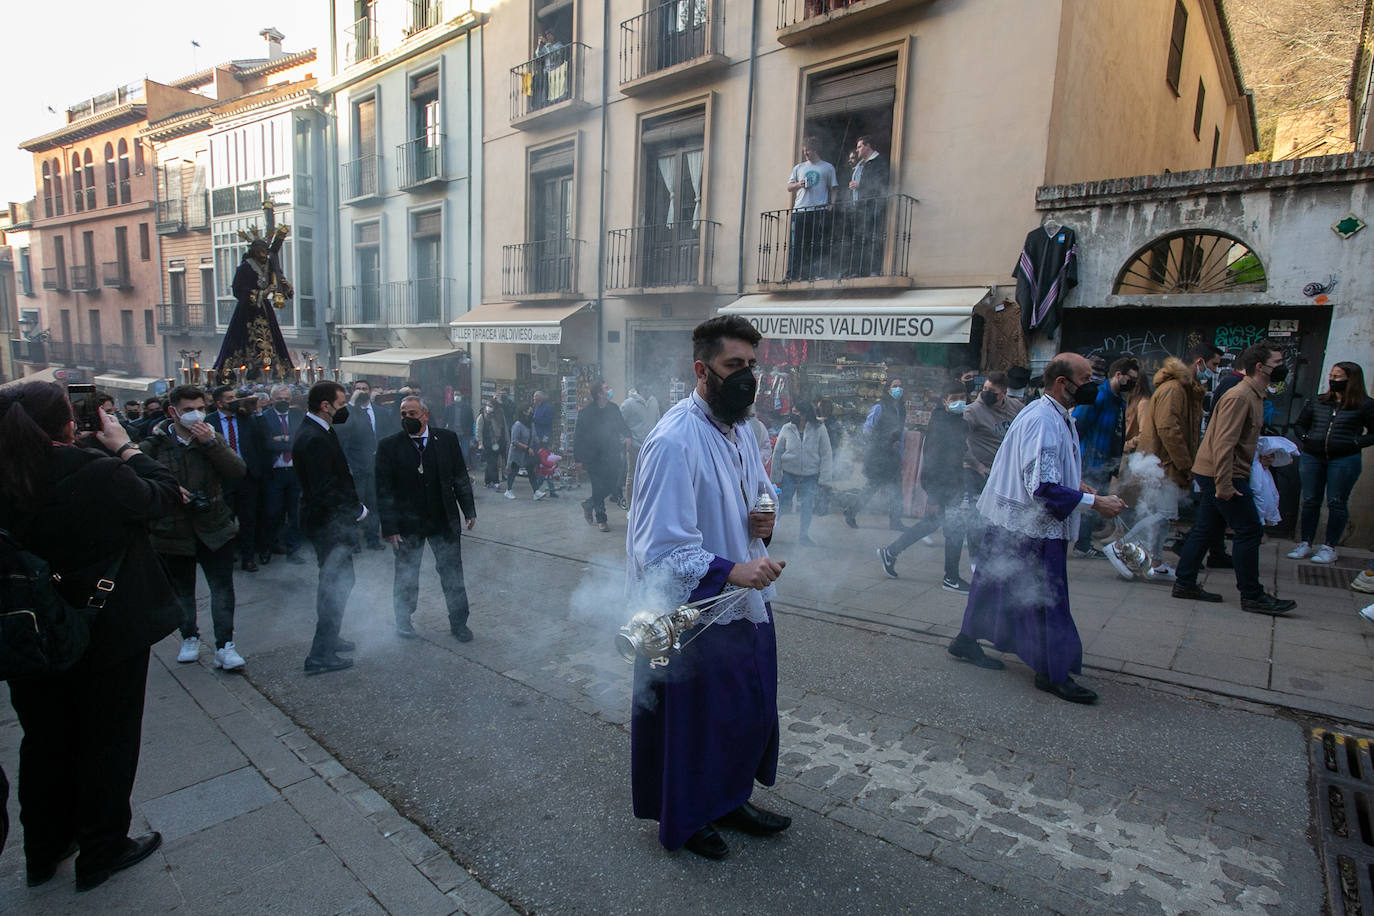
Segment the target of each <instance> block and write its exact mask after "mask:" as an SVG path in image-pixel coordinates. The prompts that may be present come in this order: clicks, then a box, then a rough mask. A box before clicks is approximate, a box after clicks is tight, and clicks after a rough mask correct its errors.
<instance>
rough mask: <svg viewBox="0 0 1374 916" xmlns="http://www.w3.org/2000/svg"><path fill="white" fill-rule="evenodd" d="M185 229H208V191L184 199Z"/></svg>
mask: <svg viewBox="0 0 1374 916" xmlns="http://www.w3.org/2000/svg"><path fill="white" fill-rule="evenodd" d="M186 228H187V229H209V228H210V194H209V192H208V191H204V192H201V193H200V194H192V195H191V196H190V197H188V198H186Z"/></svg>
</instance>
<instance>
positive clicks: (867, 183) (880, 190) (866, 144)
mask: <svg viewBox="0 0 1374 916" xmlns="http://www.w3.org/2000/svg"><path fill="white" fill-rule="evenodd" d="M891 178H892V173H891V170H890V169H889V167H888V163H887V159H886V158H885V157H884V156H883V155H882V154H881V153H879V152H878V150H877V149H876V148H875V147H874V146H873V138H872V137H870V136H869V135H868V134H864V135H863V136H861V137H859V139H858V142H857V143H856V144H855V146H854V172H853V174H852V175H850V178H849V193H850V197H851V200H852V201H853V203H854V214H853V219H852V221H851V229H852V235H851V237H850V238H851V244H852V245H853V256H852V257H851V259H850V262H849V263H848V264H845V265H843V266H844V273H846V274H848V275H850V276H856V277H872V276H876V275H877V274H880V273H882V269H883V243H884V242H885V241H886V237H887V231H886V226H885V225H884V221H885V219H886V217H887V201H886V198H887V193H888V183H889V181H891Z"/></svg>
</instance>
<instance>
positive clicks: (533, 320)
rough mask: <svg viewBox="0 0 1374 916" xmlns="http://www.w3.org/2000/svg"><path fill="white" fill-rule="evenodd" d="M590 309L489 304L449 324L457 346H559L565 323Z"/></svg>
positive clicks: (564, 306) (501, 303) (584, 306)
mask: <svg viewBox="0 0 1374 916" xmlns="http://www.w3.org/2000/svg"><path fill="white" fill-rule="evenodd" d="M587 305H588V303H586V302H576V303H573V304H571V305H567V304H559V305H524V304H521V303H518V302H489V303H487V304H486V305H479V306H477V307H476V308H475V309H473V310H472V311H470V312H468V313H467V314H466V315H463V316H461V317H459V318H458V319H456V320H454V321H451V322H449V327H450V328H451V329H452V330H451V332H450V333H451V335H452V340H453V342H454V343H468V342H474V343H526V344H556V343H559V342H561V341H562V340H563V319H565V318H567V317H568V316H569V315H572V314H573V313H574V312H579V311H581V310H582V309H584V308H586V307H587Z"/></svg>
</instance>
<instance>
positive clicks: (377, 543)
mask: <svg viewBox="0 0 1374 916" xmlns="http://www.w3.org/2000/svg"><path fill="white" fill-rule="evenodd" d="M367 549H368V550H386V545H385V544H383V543H382V542H381V541H373V542H371V543H370V544H368V545H367Z"/></svg>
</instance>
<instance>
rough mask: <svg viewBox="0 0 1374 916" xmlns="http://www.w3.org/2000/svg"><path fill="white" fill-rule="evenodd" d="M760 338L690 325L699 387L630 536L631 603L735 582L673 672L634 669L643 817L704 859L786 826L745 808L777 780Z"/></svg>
mask: <svg viewBox="0 0 1374 916" xmlns="http://www.w3.org/2000/svg"><path fill="white" fill-rule="evenodd" d="M758 342H759V333H758V331H756V330H755V329H754V327H753V325H751V324H750V323H749V322H748V321H745V320H744V319H743V318H740V317H738V316H721V317H717V318H712V319H710V320H709V321H706V322H704V323H702V324H701V325H699V326H698V327H697V328H696V330H695V331H693V333H692V351H693V357H694V359H695V362H694V364H693V369H694V371H695V373H696V378H697V385H696V388H695V390H693V392H692V393H691V395H689V396H688V397H686V398H684V399H683V400H681V401H679V402H678V403H677V405H675V406H674V407H673V408H672V409H670V410H669V411H668V412H667V413H666V414H664V416H663V418H662V419H661V420H659V422H658V424H657V425H656V426H655V427H654V429H653V431H652V432H651V433H650V434H649V435H648V437H647V438H646V439H645V440H644V447H643V449H642V450H641V451H640V454H639V462H638V465H637V467H636V469H635V484H634V498H633V502H632V503H631V509H630V520H629V533H628V535H627V537H626V553H627V557H628V558H627V574H628V586H629V593H630V595H631V596H632V598H633V599H640V600H642V599H643V598H644V596H646V595H653V596H654V598H655V599H656V600H657V601H658V602H662V604H663V611H664V612H666V611H668V610H671V609H672V608H674V607H676V606H677V605H678V604H681V603H683V602H686V601H696V600H699V599H702V598H709V597H712V596H714V595H718V594H720V593H721V592H722V591H724V590H725V589H726V587H727V586H734V587H735V588H737V589H739V596H738V597H737V598H734V599H727V600H725V601H723V602H721V603H720V604H719V605H717V606H715V607H714V608H713V609H712V610H710V611H708V612H707V613H706V614H703V617H702V620H701V622H700V623H699V624H698V626H697V627H696V628H695V629H693V630H692V631H691V632H690V633H689V635H688V639H684V640H683V642H684V645H683V647H682V650H681V652H679V653H675V654H674V655H673V656H672V658H671V660H670V661H669V663H668V665H667V666H666V667H653V666H651V665H650V664H649V663H648V661H647V660H645V659H643V658H641V659H639V660H638V661H637V662H636V663H635V690H634V701H633V710H632V718H631V723H630V745H631V747H630V758H631V782H632V788H633V797H634V812H635V816H636V817H641V818H651V819H654V820H657V821H658V822H659V842H661V843H662V844H663V846H664V847H665V848H667V849H678V848H680V847H682V846H686V847H687V849H689V850H690V851H692V852H694V853H697V854H698V855H701V856H705V857H706V858H710V859H720V858H724V857H725V855H726V854H727V853H728V852H729V847H728V846H727V845H726V843H725V840H724V839H723V838H722V837H721V835H720V834H719V833H718V832H717V830H716V828H717V827H725V828H727V829H737V830H741V831H743V832H745V833H750V834H754V835H756V836H764V835H768V834H773V833H777V832H779V831H781V830H783V829H785V828H786V827H787V826H788V824H790V823H791V820H790V819H789V818H786V817H782V816H780V815H777V814H773V813H771V812H768V811H764V810H762V809H760V808H756V807H754V806H753V805H751V804H749V796H750V793H751V792H752V791H753V786H754V781H755V780H757V781H759V782H761V783H763V784H764V785H772V784H773V782H774V779H775V778H776V775H777V762H778V710H777V680H778V676H777V644H776V641H775V639H774V633H773V614H772V606H771V605H770V604H769V601H770V600H771V599H772V597H773V594H774V591H773V585H772V583H773V580H775V579H777V577H778V576H779V575H780V574H781V572H782V568H783V564H782V563H781V562H778V561H775V560H773V559H771V558H770V557H769V556H768V549H767V547H766V546H765V541H766V540H767V539H769V538H770V537H771V536H772V533H773V516H772V515H771V514H765V513H759V512H754V511H751V509H752V507H753V505H754V503H755V501H756V500H757V499H758V496H759V494H760V493H763V492H766V491H771V487H772V485H771V483H770V482H769V480H768V475H767V474H766V473H765V471H764V469H763V462H762V461H761V460H760V458H759V446H758V442H757V441H756V440H755V438H754V434H753V432H752V431H751V430H750V428H749V424H748V422H747V415H748V411H749V407H750V406H751V405H752V404H753V402H754V394H755V391H756V389H757V385H758V382H757V379H756V378H755V375H754V372H755V364H756V361H755V355H754V348H755V347H756V346H757V345H758ZM708 622H710V624H711V625H710V626H709V627H708V626H705V624H707V623H708ZM689 640H690V641H689Z"/></svg>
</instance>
